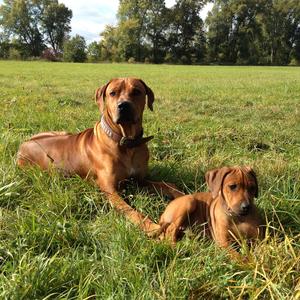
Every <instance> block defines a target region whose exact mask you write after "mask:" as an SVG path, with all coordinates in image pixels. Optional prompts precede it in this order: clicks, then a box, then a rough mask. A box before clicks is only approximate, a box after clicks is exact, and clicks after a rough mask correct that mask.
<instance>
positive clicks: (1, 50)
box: [0, 32, 11, 59]
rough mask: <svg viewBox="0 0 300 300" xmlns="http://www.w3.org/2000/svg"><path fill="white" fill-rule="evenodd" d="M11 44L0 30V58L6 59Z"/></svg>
mask: <svg viewBox="0 0 300 300" xmlns="http://www.w3.org/2000/svg"><path fill="white" fill-rule="evenodd" d="M10 47H11V45H10V42H9V39H8V37H7V36H6V35H5V34H4V33H3V32H0V59H6V58H8V57H9V49H10Z"/></svg>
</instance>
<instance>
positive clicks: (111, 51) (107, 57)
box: [100, 25, 120, 61]
mask: <svg viewBox="0 0 300 300" xmlns="http://www.w3.org/2000/svg"><path fill="white" fill-rule="evenodd" d="M100 36H101V42H100V52H101V60H102V61H120V54H119V51H118V44H119V41H118V36H117V28H116V27H114V26H110V25H106V26H105V29H104V31H103V32H102V33H101V34H100Z"/></svg>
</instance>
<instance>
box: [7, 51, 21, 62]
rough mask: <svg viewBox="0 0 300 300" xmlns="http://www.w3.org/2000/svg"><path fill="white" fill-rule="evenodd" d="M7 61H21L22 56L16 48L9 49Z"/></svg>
mask: <svg viewBox="0 0 300 300" xmlns="http://www.w3.org/2000/svg"><path fill="white" fill-rule="evenodd" d="M9 59H12V60H21V59H22V56H21V53H20V51H19V50H17V49H16V48H10V49H9Z"/></svg>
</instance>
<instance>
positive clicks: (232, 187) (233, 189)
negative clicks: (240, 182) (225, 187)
mask: <svg viewBox="0 0 300 300" xmlns="http://www.w3.org/2000/svg"><path fill="white" fill-rule="evenodd" d="M237 187H238V186H237V184H230V185H229V188H230V189H231V190H232V191H235V190H236V189H237Z"/></svg>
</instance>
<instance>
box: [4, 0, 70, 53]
mask: <svg viewBox="0 0 300 300" xmlns="http://www.w3.org/2000/svg"><path fill="white" fill-rule="evenodd" d="M71 17H72V11H71V10H69V9H68V8H67V7H65V5H64V4H59V3H58V1H57V0H4V1H3V4H2V5H1V6H0V25H1V26H2V27H3V29H4V32H5V33H6V34H7V35H9V37H10V39H16V40H17V41H18V43H19V45H21V46H22V47H23V49H22V52H23V53H28V55H30V56H40V54H41V52H42V51H43V49H45V47H46V44H50V46H51V47H52V48H53V50H54V51H55V52H56V53H57V52H58V51H61V50H62V45H63V40H64V38H65V36H66V35H67V34H68V33H69V32H70V29H71V28H70V21H71Z"/></svg>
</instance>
